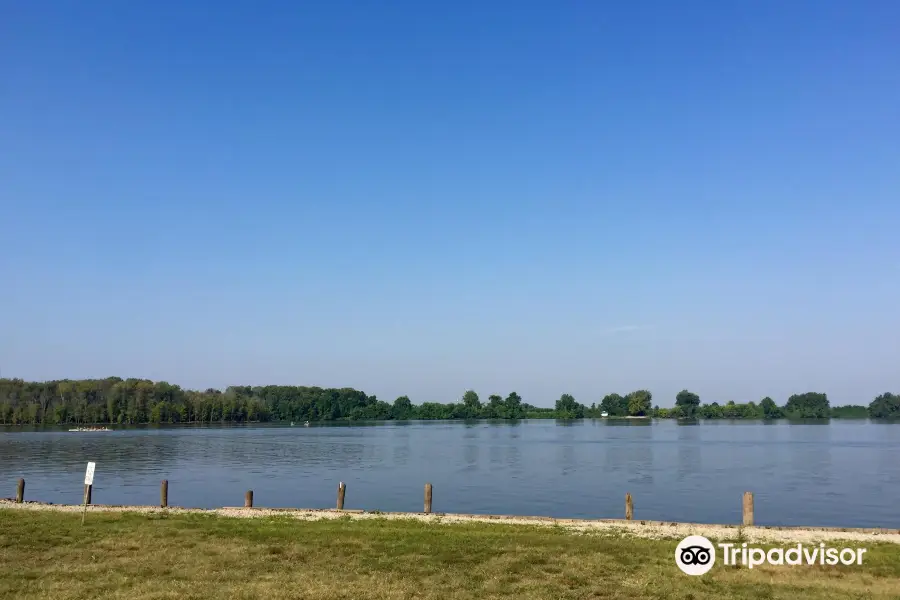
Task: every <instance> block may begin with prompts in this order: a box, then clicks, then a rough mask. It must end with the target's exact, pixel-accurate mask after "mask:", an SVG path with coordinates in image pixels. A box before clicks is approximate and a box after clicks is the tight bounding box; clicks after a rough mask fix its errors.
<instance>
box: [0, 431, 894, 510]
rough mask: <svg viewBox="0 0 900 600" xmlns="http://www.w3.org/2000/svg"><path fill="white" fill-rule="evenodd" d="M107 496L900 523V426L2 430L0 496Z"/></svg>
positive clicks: (205, 503) (57, 499)
mask: <svg viewBox="0 0 900 600" xmlns="http://www.w3.org/2000/svg"><path fill="white" fill-rule="evenodd" d="M88 461H95V462H96V463H97V471H96V475H95V478H94V491H93V502H94V503H97V504H145V505H152V504H157V503H158V502H159V484H160V480H162V479H168V480H169V504H170V506H187V507H206V508H212V507H221V506H241V505H243V497H244V492H245V491H246V490H248V489H252V490H253V491H254V505H256V506H267V507H302V508H328V507H333V506H334V504H335V498H336V490H337V486H338V483H339V482H340V481H343V482H345V483H346V484H347V497H346V504H345V508H361V509H366V510H376V509H377V510H382V511H421V510H422V497H423V491H422V490H423V486H424V484H425V483H426V482H430V483H432V484H433V485H434V511H435V512H459V513H484V514H513V515H547V516H555V517H585V518H611V517H612V518H621V517H623V515H624V497H625V493H626V492H630V493H631V494H632V496H633V497H634V507H635V508H634V516H635V519H654V520H671V521H689V522H700V523H739V522H740V520H741V495H742V493H743V492H744V491H745V490H747V491H753V492H754V495H755V504H756V507H755V508H756V523H757V524H759V525H822V526H852V527H891V528H898V527H900V507H898V504H897V498H898V497H900V426H898V425H895V424H894V425H892V424H883V423H874V422H867V421H836V420H835V421H831V422H826V423H817V424H797V423H786V422H776V423H763V422H758V421H756V422H740V421H737V422H731V421H710V422H702V423H700V424H681V423H677V422H674V421H656V422H652V423H651V422H648V421H618V420H617V421H608V420H606V421H604V420H597V421H593V420H586V421H575V422H557V421H550V420H548V421H524V422H517V423H508V422H477V423H451V422H411V423H377V424H353V425H346V424H345V425H330V426H317V425H313V426H311V427H301V426H296V427H289V426H285V425H270V426H265V425H261V426H244V427H241V426H232V427H228V426H223V427H218V426H211V427H162V428H153V427H146V428H133V429H122V430H118V431H113V432H109V433H70V432H68V431H60V430H21V429H18V430H17V429H2V430H0V486H3V487H2V488H0V496H7V497H9V496H13V495H14V493H15V486H16V480H17V479H18V478H19V477H24V478H25V480H26V490H25V495H26V499H27V500H38V501H43V502H53V503H72V504H78V503H80V502H81V499H82V490H83V479H84V470H85V465H86V463H87V462H88Z"/></svg>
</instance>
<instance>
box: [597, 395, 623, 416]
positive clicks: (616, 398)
mask: <svg viewBox="0 0 900 600" xmlns="http://www.w3.org/2000/svg"><path fill="white" fill-rule="evenodd" d="M600 411H601V412H605V413H607V414H609V415H610V416H612V417H624V416H625V415H627V414H628V400H626V399H625V398H624V397H622V396H620V395H619V394H607V395H606V396H604V397H603V400H601V401H600Z"/></svg>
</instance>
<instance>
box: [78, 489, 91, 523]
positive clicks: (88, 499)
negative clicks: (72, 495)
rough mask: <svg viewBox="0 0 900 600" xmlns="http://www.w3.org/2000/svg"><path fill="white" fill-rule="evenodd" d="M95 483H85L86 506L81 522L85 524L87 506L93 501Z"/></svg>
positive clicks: (82, 512)
mask: <svg viewBox="0 0 900 600" xmlns="http://www.w3.org/2000/svg"><path fill="white" fill-rule="evenodd" d="M93 487H94V486H93V485H91V484H90V483H86V484H84V508H83V509H82V511H81V524H82V525H84V518H85V517H86V516H87V507H88V504H90V503H91V490H92V489H93Z"/></svg>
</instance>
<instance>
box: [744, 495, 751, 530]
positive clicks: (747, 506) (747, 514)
mask: <svg viewBox="0 0 900 600" xmlns="http://www.w3.org/2000/svg"><path fill="white" fill-rule="evenodd" d="M743 512H744V526H745V527H752V526H753V492H744V511H743Z"/></svg>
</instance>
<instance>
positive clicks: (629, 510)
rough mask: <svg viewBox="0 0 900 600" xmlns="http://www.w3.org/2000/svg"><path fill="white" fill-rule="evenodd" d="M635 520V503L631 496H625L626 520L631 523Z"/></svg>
mask: <svg viewBox="0 0 900 600" xmlns="http://www.w3.org/2000/svg"><path fill="white" fill-rule="evenodd" d="M633 518H634V502H633V501H632V500H631V494H625V520H626V521H630V520H632V519H633Z"/></svg>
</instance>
